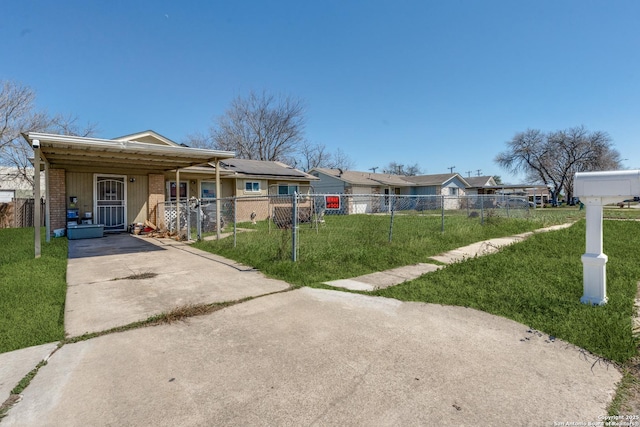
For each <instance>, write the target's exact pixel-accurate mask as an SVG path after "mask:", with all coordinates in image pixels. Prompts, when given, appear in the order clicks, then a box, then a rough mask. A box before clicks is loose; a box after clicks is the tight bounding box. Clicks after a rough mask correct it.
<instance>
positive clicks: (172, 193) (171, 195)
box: [167, 181, 187, 200]
mask: <svg viewBox="0 0 640 427" xmlns="http://www.w3.org/2000/svg"><path fill="white" fill-rule="evenodd" d="M176 187H177V186H176V182H175V181H170V182H167V196H168V199H169V200H175V199H176V193H177V192H176ZM180 198H181V199H186V198H187V183H186V182H185V181H180Z"/></svg>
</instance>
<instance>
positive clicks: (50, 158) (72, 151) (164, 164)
mask: <svg viewBox="0 0 640 427" xmlns="http://www.w3.org/2000/svg"><path fill="white" fill-rule="evenodd" d="M22 136H23V138H24V139H25V140H26V141H27V143H28V144H29V145H30V146H31V147H32V148H33V152H34V160H33V164H34V198H35V199H36V200H39V199H40V194H41V192H40V179H39V177H40V171H41V170H42V168H43V166H44V170H45V185H46V186H47V187H48V185H49V183H48V181H49V179H48V170H49V169H51V168H56V169H65V170H78V169H94V170H102V171H108V170H122V169H133V170H135V171H136V173H142V174H144V173H147V174H151V173H161V172H166V171H172V170H175V171H176V175H177V176H179V171H180V169H184V168H188V167H191V166H197V165H206V164H209V163H212V162H214V163H218V162H219V161H220V160H221V159H229V158H232V157H234V156H235V153H233V152H231V151H221V150H205V149H200V148H190V147H182V146H164V145H158V144H150V143H145V142H135V141H116V140H110V139H100V138H87V137H80V136H68V135H56V134H48V133H40V132H29V133H23V134H22ZM216 186H219V174H216ZM218 194H219V189H218ZM46 197H47V204H46V206H47V210H49V206H50V200H49V197H50V191H47V192H46ZM218 209H219V204H218V207H217V210H218ZM217 214H218V216H217V217H218V218H219V217H220V215H219V212H217ZM49 217H50V215H47V224H46V225H47V226H46V238H47V241H48V240H49V238H50V237H51V230H50V224H49V221H48V219H49ZM34 223H35V224H39V223H40V209H34ZM34 228H35V233H34V234H35V237H34V246H35V257H36V258H39V257H40V252H41V244H40V229H39V227H38V226H36V227H34ZM219 229H220V228H219V227H218V230H219Z"/></svg>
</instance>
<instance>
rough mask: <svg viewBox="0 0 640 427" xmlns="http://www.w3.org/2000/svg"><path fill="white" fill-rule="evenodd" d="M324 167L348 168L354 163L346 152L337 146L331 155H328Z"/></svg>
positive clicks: (352, 166) (351, 167) (353, 165)
mask: <svg viewBox="0 0 640 427" xmlns="http://www.w3.org/2000/svg"><path fill="white" fill-rule="evenodd" d="M325 167H328V168H331V169H342V170H349V169H353V168H354V167H355V163H354V162H353V160H351V158H350V157H349V156H348V155H347V153H345V152H344V151H342V150H341V149H340V148H338V149H336V151H335V152H334V153H333V154H331V157H329V160H328V161H327V163H326V166H325Z"/></svg>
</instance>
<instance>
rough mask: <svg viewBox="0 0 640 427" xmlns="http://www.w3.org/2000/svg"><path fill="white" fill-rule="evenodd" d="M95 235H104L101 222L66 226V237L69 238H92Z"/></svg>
mask: <svg viewBox="0 0 640 427" xmlns="http://www.w3.org/2000/svg"><path fill="white" fill-rule="evenodd" d="M96 237H104V225H103V224H85V225H76V226H72V227H69V228H67V238H68V239H69V240H76V239H94V238H96Z"/></svg>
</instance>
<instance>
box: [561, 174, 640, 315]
mask: <svg viewBox="0 0 640 427" xmlns="http://www.w3.org/2000/svg"><path fill="white" fill-rule="evenodd" d="M573 190H574V194H575V196H577V197H579V198H580V201H581V202H582V203H584V205H585V207H586V217H587V218H586V219H587V249H586V252H585V254H584V255H582V265H583V268H582V272H583V275H584V278H583V284H584V295H582V298H580V302H582V303H584V304H591V305H602V304H606V303H607V273H606V264H607V256H606V255H605V254H604V253H602V207H603V206H604V205H608V204H610V203H618V202H621V201H622V200H624V199H628V198H630V197H633V196H638V195H640V170H627V171H606V172H578V173H576V175H575V179H574V183H573Z"/></svg>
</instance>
